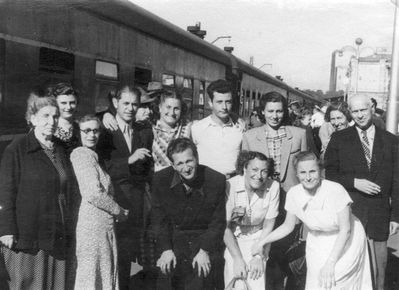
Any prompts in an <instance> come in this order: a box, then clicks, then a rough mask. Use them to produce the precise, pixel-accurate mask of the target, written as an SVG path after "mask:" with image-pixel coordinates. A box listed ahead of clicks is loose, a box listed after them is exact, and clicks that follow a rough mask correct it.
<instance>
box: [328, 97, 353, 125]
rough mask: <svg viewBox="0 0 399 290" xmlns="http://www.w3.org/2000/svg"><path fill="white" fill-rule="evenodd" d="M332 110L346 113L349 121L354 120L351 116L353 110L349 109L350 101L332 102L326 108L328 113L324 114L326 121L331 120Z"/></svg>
mask: <svg viewBox="0 0 399 290" xmlns="http://www.w3.org/2000/svg"><path fill="white" fill-rule="evenodd" d="M332 111H340V112H341V113H342V114H344V116H345V117H346V119H347V120H348V122H350V121H352V116H351V112H350V110H349V106H348V103H346V102H338V103H332V104H330V105H329V106H328V108H327V110H326V114H325V115H324V120H325V121H326V122H330V120H331V112H332Z"/></svg>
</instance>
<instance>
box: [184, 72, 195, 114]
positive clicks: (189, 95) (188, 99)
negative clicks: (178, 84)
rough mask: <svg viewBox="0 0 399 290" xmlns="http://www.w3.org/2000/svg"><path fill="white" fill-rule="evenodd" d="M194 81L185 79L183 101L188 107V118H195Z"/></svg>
mask: <svg viewBox="0 0 399 290" xmlns="http://www.w3.org/2000/svg"><path fill="white" fill-rule="evenodd" d="M193 85H194V80H193V79H190V78H184V79H183V90H182V94H183V100H184V102H185V103H186V105H187V117H188V118H190V119H191V118H192V117H193V115H192V114H193V100H194V87H193Z"/></svg>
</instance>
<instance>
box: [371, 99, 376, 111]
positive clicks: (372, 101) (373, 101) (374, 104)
mask: <svg viewBox="0 0 399 290" xmlns="http://www.w3.org/2000/svg"><path fill="white" fill-rule="evenodd" d="M370 101H371V103H372V104H373V106H374V108H376V109H377V100H376V99H374V98H370Z"/></svg>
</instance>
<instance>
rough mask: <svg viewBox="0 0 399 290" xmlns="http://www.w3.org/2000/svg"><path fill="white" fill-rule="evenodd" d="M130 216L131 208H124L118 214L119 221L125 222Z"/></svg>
mask: <svg viewBox="0 0 399 290" xmlns="http://www.w3.org/2000/svg"><path fill="white" fill-rule="evenodd" d="M128 217H129V210H128V209H124V208H122V209H121V211H120V213H119V214H118V215H117V216H116V221H117V222H124V221H126V220H127V218H128Z"/></svg>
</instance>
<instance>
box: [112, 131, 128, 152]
mask: <svg viewBox="0 0 399 290" xmlns="http://www.w3.org/2000/svg"><path fill="white" fill-rule="evenodd" d="M112 135H113V139H114V144H115V145H117V146H115V147H116V148H121V150H123V153H124V154H126V156H129V155H130V151H129V147H128V146H127V144H126V139H125V137H124V136H123V133H122V131H121V129H120V128H118V130H116V131H115V132H112ZM119 146H121V147H119Z"/></svg>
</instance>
